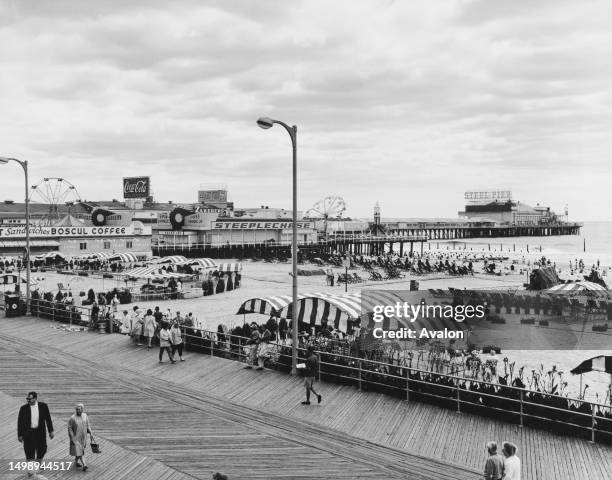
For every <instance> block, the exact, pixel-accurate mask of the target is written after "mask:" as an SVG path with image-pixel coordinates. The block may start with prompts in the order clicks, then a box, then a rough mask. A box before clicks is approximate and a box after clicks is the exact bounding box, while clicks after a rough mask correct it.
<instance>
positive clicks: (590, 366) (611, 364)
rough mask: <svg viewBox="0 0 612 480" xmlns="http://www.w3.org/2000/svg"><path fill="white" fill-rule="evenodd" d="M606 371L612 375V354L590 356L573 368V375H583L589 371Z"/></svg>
mask: <svg viewBox="0 0 612 480" xmlns="http://www.w3.org/2000/svg"><path fill="white" fill-rule="evenodd" d="M592 371H595V372H604V373H609V374H610V375H612V356H610V355H608V356H605V355H601V356H599V357H593V358H589V359H588V360H585V361H584V362H582V363H581V364H580V365H578V366H577V367H576V368H574V369H572V370H571V373H572V374H573V375H581V374H583V373H588V372H592Z"/></svg>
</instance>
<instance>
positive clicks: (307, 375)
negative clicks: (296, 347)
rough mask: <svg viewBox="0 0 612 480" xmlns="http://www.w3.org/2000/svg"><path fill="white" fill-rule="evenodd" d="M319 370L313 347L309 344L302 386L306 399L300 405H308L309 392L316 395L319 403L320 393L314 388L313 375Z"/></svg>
mask: <svg viewBox="0 0 612 480" xmlns="http://www.w3.org/2000/svg"><path fill="white" fill-rule="evenodd" d="M318 370H319V360H318V359H317V356H316V355H315V353H314V347H313V346H312V345H309V346H308V348H306V368H305V369H304V387H306V401H305V402H302V405H310V392H312V393H314V394H315V396H316V397H317V403H321V399H322V397H321V395H320V394H318V393H317V392H316V391H315V389H314V381H315V375H316V374H317V371H318Z"/></svg>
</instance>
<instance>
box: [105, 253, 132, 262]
mask: <svg viewBox="0 0 612 480" xmlns="http://www.w3.org/2000/svg"><path fill="white" fill-rule="evenodd" d="M109 260H110V261H112V262H116V261H117V262H123V263H134V262H137V261H138V257H136V255H134V254H133V253H130V252H127V253H115V254H114V255H112V256H111V257H109Z"/></svg>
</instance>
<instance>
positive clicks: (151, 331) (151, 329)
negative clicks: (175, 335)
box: [143, 308, 157, 348]
mask: <svg viewBox="0 0 612 480" xmlns="http://www.w3.org/2000/svg"><path fill="white" fill-rule="evenodd" d="M143 328H144V336H145V337H147V348H153V346H152V345H151V341H152V340H153V337H154V336H155V330H156V329H157V323H156V322H155V317H153V311H152V310H151V309H150V308H149V309H148V310H147V314H146V315H145V317H144V327H143Z"/></svg>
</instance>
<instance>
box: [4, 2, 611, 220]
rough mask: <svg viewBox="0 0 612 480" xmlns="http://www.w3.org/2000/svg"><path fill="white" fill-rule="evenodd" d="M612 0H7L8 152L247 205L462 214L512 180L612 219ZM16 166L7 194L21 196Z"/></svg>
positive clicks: (522, 191) (86, 175)
mask: <svg viewBox="0 0 612 480" xmlns="http://www.w3.org/2000/svg"><path fill="white" fill-rule="evenodd" d="M611 15H612V5H610V3H609V2H605V1H581V2H576V1H562V0H539V1H537V2H533V1H527V0H504V1H495V2H492V1H490V0H464V1H448V2H445V1H436V2H430V1H409V2H408V1H397V2H395V1H391V0H378V1H376V0H369V1H362V0H350V1H335V2H328V1H313V0H309V1H292V2H286V1H280V0H276V1H271V0H268V1H267V0H260V1H257V2H255V1H251V0H219V1H200V0H191V1H190V0H173V1H171V2H168V1H166V0H164V1H161V0H160V1H156V0H148V1H145V0H121V1H119V0H105V1H102V2H85V1H82V0H54V1H52V2H44V1H33V0H0V61H1V66H2V74H1V75H0V90H1V94H0V111H1V112H2V127H1V128H0V155H4V156H14V157H18V158H22V159H28V160H29V161H30V165H31V167H30V169H31V175H30V178H31V183H32V184H34V183H36V182H38V181H39V180H41V179H42V178H43V177H64V178H66V179H68V180H70V181H71V182H72V183H73V184H75V185H76V186H77V188H78V191H79V192H80V194H81V197H82V198H86V199H90V200H92V199H111V198H113V197H115V198H121V195H122V190H121V178H122V177H123V176H130V175H150V176H151V177H152V186H153V191H154V194H155V196H156V199H158V200H160V201H167V200H170V199H172V200H174V201H179V202H180V201H183V202H193V201H196V199H197V190H198V187H199V185H200V184H207V185H211V184H213V185H214V184H227V186H228V187H229V190H230V195H231V198H232V199H233V200H234V202H235V203H236V205H238V206H258V205H262V204H265V205H270V206H279V207H284V208H290V207H291V146H290V140H289V136H288V135H287V133H286V132H285V131H284V130H282V128H279V127H275V128H273V129H271V130H265V131H264V130H261V129H259V128H257V126H256V124H255V120H256V119H257V117H259V116H263V115H267V116H270V117H273V118H278V119H280V120H283V121H285V122H286V123H289V124H296V125H297V126H298V162H299V208H300V209H304V210H305V209H307V208H308V207H310V206H311V205H312V204H313V203H314V202H316V201H317V200H319V199H321V198H323V197H326V196H330V195H337V196H341V197H343V198H344V199H345V201H346V203H347V206H348V209H347V212H346V213H347V214H348V215H351V216H354V217H359V216H370V215H371V212H372V207H373V205H374V203H375V202H376V201H378V202H380V204H381V206H382V211H383V216H387V217H399V216H406V217H430V216H443V217H453V216H456V213H457V211H458V210H460V209H461V208H462V206H463V204H464V201H463V192H464V191H465V190H470V189H489V188H498V187H504V188H508V189H511V190H512V191H513V192H514V197H515V198H517V199H519V200H521V201H523V202H525V203H529V204H532V205H535V204H536V203H538V202H539V203H540V204H546V205H550V206H552V207H553V208H554V209H557V210H559V211H561V210H562V209H563V207H564V205H565V204H566V203H567V204H569V210H570V217H571V218H572V219H576V220H612V218H611V216H610V214H609V209H610V205H612V193H611V192H612V189H611V188H610V186H611V185H610V184H611V181H612V167H610V160H611V159H612V61H610V59H611V58H612V29H610V18H611ZM21 181H22V177H21V172H20V171H19V170H18V167H17V166H15V165H14V166H11V167H9V166H0V200H3V199H14V200H18V199H20V198H22V196H23V194H22V191H23V187H22V183H21Z"/></svg>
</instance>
